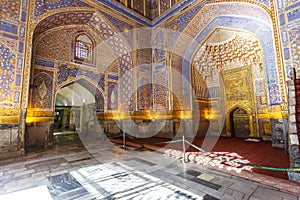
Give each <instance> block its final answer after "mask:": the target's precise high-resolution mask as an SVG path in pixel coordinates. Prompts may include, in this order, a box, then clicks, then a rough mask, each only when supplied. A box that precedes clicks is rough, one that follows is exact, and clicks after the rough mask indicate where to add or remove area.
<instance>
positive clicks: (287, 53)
mask: <svg viewBox="0 0 300 200" xmlns="http://www.w3.org/2000/svg"><path fill="white" fill-rule="evenodd" d="M283 53H284V59H285V60H289V59H290V58H291V55H290V49H289V48H285V49H284V50H283Z"/></svg>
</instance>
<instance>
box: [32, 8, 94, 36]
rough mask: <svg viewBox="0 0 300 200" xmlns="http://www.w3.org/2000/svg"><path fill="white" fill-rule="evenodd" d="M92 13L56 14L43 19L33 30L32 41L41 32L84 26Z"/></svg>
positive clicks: (72, 12) (70, 12)
mask: <svg viewBox="0 0 300 200" xmlns="http://www.w3.org/2000/svg"><path fill="white" fill-rule="evenodd" d="M93 14H94V12H92V11H68V12H63V13H57V14H54V15H52V16H50V17H47V18H45V19H43V20H42V21H41V22H40V23H39V24H38V26H37V27H36V29H35V30H34V36H33V37H34V39H35V38H36V37H38V36H39V35H40V34H42V33H43V32H45V31H47V30H50V29H52V28H56V27H59V26H66V25H84V24H87V23H88V22H89V21H90V18H91V17H92V16H93Z"/></svg>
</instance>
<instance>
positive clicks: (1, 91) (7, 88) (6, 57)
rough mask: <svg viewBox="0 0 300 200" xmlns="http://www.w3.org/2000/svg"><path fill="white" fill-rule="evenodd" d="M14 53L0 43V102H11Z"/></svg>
mask: <svg viewBox="0 0 300 200" xmlns="http://www.w3.org/2000/svg"><path fill="white" fill-rule="evenodd" d="M15 64H16V55H15V54H14V53H12V52H11V50H10V49H9V48H8V47H7V46H6V45H4V44H2V43H0V103H5V102H12V101H11V99H12V98H13V89H14V88H13V84H14V76H15V66H14V65H15Z"/></svg>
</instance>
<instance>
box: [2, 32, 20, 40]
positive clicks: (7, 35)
mask: <svg viewBox="0 0 300 200" xmlns="http://www.w3.org/2000/svg"><path fill="white" fill-rule="evenodd" d="M2 35H3V37H7V38H11V39H14V40H18V39H19V37H17V36H14V35H10V34H6V33H3V34H2Z"/></svg>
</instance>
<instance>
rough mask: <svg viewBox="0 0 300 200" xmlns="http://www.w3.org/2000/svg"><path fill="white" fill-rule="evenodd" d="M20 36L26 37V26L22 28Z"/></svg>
mask: <svg viewBox="0 0 300 200" xmlns="http://www.w3.org/2000/svg"><path fill="white" fill-rule="evenodd" d="M20 36H21V37H24V36H25V27H24V26H21V28H20Z"/></svg>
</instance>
